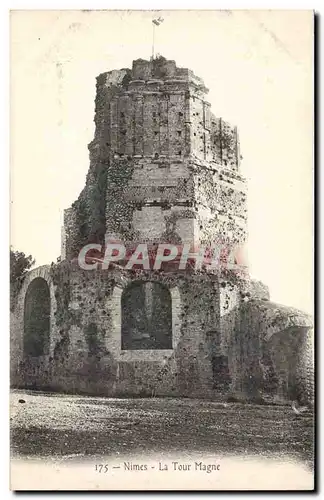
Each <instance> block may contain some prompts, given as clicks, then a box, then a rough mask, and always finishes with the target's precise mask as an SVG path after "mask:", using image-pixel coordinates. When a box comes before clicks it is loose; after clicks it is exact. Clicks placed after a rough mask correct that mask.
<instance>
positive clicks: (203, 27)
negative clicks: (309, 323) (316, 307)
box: [11, 10, 314, 313]
mask: <svg viewBox="0 0 324 500" xmlns="http://www.w3.org/2000/svg"><path fill="white" fill-rule="evenodd" d="M155 16H162V17H163V18H164V23H163V24H162V25H161V26H160V27H158V28H157V29H156V52H159V53H160V54H161V55H163V56H165V57H166V58H168V59H174V60H175V61H176V62H177V65H178V66H182V67H187V68H190V69H192V70H193V71H194V72H195V73H196V74H197V75H198V76H200V77H202V78H203V80H204V81H205V84H206V86H207V87H208V88H209V89H210V92H209V95H208V97H207V99H208V100H209V101H210V102H211V104H212V110H213V112H214V114H215V115H216V116H221V117H223V118H224V119H226V120H228V121H230V122H232V123H233V124H236V125H237V126H238V127H239V133H240V139H241V150H242V155H243V157H244V160H243V162H242V173H243V175H244V176H245V177H246V178H247V179H248V189H249V192H248V197H249V198H248V199H249V261H250V270H251V274H252V276H253V277H255V278H257V279H261V280H262V281H264V282H265V283H266V284H267V285H268V286H269V288H270V292H271V299H272V300H274V301H276V302H280V303H282V304H287V305H291V306H294V307H297V308H299V309H303V310H305V311H307V312H310V313H312V312H313V253H314V251H313V214H312V211H313V73H312V72H313V47H312V45H313V19H312V12H311V11H256V10H254V11H221V12H219V11H218V12H217V11H197V10H196V11H161V12H158V13H154V12H151V11H128V12H127V11H18V12H13V13H11V244H12V245H13V246H14V248H15V249H18V250H21V251H24V252H25V253H31V254H32V255H33V256H34V257H35V258H36V264H37V265H41V264H46V263H50V262H52V261H54V262H55V261H56V258H57V257H58V256H59V255H60V240H61V223H62V212H63V209H64V208H68V207H69V206H70V205H71V203H72V202H73V201H74V200H75V199H76V198H77V197H78V194H79V192H80V191H81V189H82V188H83V186H84V183H85V177H86V173H87V170H88V167H89V158H88V149H87V144H88V143H89V142H90V141H91V140H92V139H93V135H94V122H93V117H94V98H95V84H96V81H95V78H96V76H97V75H98V74H100V73H102V72H104V71H110V70H112V69H119V68H123V67H131V64H132V60H133V59H138V58H143V59H149V57H150V56H151V51H152V47H151V45H152V22H151V21H152V18H154V17H155Z"/></svg>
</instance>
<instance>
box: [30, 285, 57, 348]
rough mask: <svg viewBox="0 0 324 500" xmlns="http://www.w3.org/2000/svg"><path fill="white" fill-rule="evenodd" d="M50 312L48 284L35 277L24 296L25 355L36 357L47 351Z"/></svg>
mask: <svg viewBox="0 0 324 500" xmlns="http://www.w3.org/2000/svg"><path fill="white" fill-rule="evenodd" d="M50 313H51V298H50V290H49V286H48V284H47V282H46V280H44V279H43V278H35V279H34V280H33V281H32V282H31V283H30V285H29V287H28V289H27V292H26V296H25V305H24V354H25V355H26V356H33V357H38V356H43V355H44V354H47V353H48V348H49V336H50Z"/></svg>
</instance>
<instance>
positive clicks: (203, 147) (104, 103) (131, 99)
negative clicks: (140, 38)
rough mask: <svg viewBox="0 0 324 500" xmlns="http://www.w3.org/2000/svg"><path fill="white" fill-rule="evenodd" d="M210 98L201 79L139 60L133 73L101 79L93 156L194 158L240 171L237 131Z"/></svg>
mask: <svg viewBox="0 0 324 500" xmlns="http://www.w3.org/2000/svg"><path fill="white" fill-rule="evenodd" d="M207 93H208V89H207V88H206V86H205V84H204V82H203V80H202V79H201V78H199V77H198V76H196V75H195V74H194V73H193V72H192V71H191V70H190V69H187V68H178V67H177V65H176V63H175V61H172V60H167V59H165V58H164V57H158V58H155V59H152V60H151V61H146V60H143V59H137V60H135V61H133V65H132V69H121V70H113V71H109V72H107V73H102V74H101V75H99V76H98V77H97V96H96V116H95V123H96V135H95V140H94V142H93V143H91V144H90V150H91V149H94V148H96V147H97V148H98V147H99V148H100V151H101V155H102V154H103V155H105V152H106V153H107V154H109V155H121V156H123V155H126V156H130V155H131V156H144V157H150V156H151V157H153V158H155V159H157V158H162V159H163V158H173V159H176V160H182V159H183V158H184V157H188V156H189V155H193V156H195V157H197V158H200V159H203V160H208V161H214V162H216V163H218V164H222V165H225V166H228V167H231V168H233V169H234V170H236V169H238V167H239V163H240V153H239V139H238V134H237V129H236V127H232V126H230V124H229V123H227V122H225V121H224V120H223V119H222V118H216V117H215V116H214V115H212V113H211V109H210V103H209V102H208V101H207V100H206V94H207ZM99 144H100V145H99Z"/></svg>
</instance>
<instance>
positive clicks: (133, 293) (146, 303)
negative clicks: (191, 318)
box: [121, 281, 172, 350]
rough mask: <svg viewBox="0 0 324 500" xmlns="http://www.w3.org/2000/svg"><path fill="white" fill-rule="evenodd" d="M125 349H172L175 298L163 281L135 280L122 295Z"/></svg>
mask: <svg viewBox="0 0 324 500" xmlns="http://www.w3.org/2000/svg"><path fill="white" fill-rule="evenodd" d="M121 309H122V328H121V337H122V338H121V345H122V349H124V350H135V349H172V300H171V294H170V292H169V290H168V289H167V288H166V287H165V286H164V285H161V284H160V283H154V282H151V281H148V282H145V283H143V282H135V283H133V284H131V285H130V286H129V287H127V288H126V289H125V290H124V291H123V294H122V298H121Z"/></svg>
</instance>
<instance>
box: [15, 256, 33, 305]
mask: <svg viewBox="0 0 324 500" xmlns="http://www.w3.org/2000/svg"><path fill="white" fill-rule="evenodd" d="M34 264H35V260H34V258H33V257H32V256H31V255H26V254H24V252H19V251H17V250H16V251H15V250H13V249H12V248H10V306H11V308H12V307H13V305H14V301H15V298H16V296H17V294H18V292H19V290H20V287H21V285H22V282H23V280H24V278H25V276H26V274H27V272H28V271H29V269H30V268H31V267H32V266H33V265H34Z"/></svg>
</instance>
